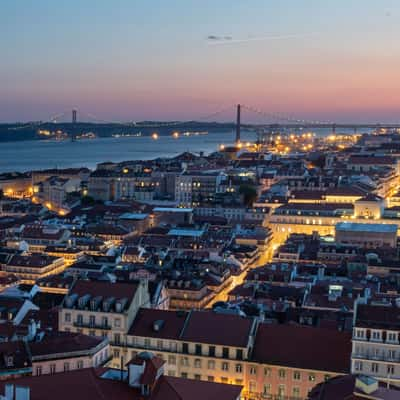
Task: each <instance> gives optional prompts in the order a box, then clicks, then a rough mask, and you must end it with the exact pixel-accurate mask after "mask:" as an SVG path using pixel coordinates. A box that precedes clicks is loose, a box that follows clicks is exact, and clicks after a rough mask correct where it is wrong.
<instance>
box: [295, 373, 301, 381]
mask: <svg viewBox="0 0 400 400" xmlns="http://www.w3.org/2000/svg"><path fill="white" fill-rule="evenodd" d="M293 380H295V381H299V380H301V373H300V371H294V372H293Z"/></svg>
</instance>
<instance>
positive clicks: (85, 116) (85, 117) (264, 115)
mask: <svg viewBox="0 0 400 400" xmlns="http://www.w3.org/2000/svg"><path fill="white" fill-rule="evenodd" d="M227 113H229V114H230V117H228V118H229V119H225V121H224V122H223V123H225V124H232V127H233V126H234V127H235V132H236V134H235V139H236V142H238V141H240V134H241V129H242V128H245V129H255V130H260V129H264V130H267V131H268V130H269V131H271V130H272V129H274V130H278V129H293V130H297V129H310V130H312V129H316V128H320V129H330V130H331V132H332V133H336V130H337V129H348V130H353V131H354V132H355V133H356V132H357V131H358V130H362V129H400V123H359V122H354V123H352V122H340V121H322V120H310V119H301V118H297V117H295V116H290V115H287V114H285V113H281V112H279V113H278V112H269V111H263V110H261V109H258V108H256V107H253V106H249V105H246V104H234V105H228V106H225V107H222V108H220V109H218V110H216V111H214V112H212V113H208V114H205V115H200V116H198V117H196V118H194V119H192V120H185V121H167V122H153V121H117V120H106V119H103V118H100V117H98V116H96V115H94V114H92V113H90V112H86V111H85V110H78V109H77V108H74V109H72V110H67V111H64V112H61V113H57V114H55V115H52V116H50V117H49V118H48V119H46V120H44V121H35V122H29V123H26V124H18V125H17V124H16V125H14V126H12V127H10V128H9V129H10V130H23V129H28V128H36V129H39V128H40V127H42V126H48V125H49V124H54V125H57V124H60V125H61V124H62V125H66V124H67V125H69V126H70V125H72V126H77V125H80V124H104V125H112V126H119V127H128V128H129V127H130V128H140V129H142V128H143V129H144V128H148V129H155V130H156V129H161V128H170V129H179V128H180V127H185V126H188V125H191V124H196V123H197V124H199V123H200V124H201V123H222V122H218V121H222V119H221V118H222V117H223V116H224V115H227ZM235 116H236V118H235ZM252 116H253V119H254V116H256V118H257V120H258V121H259V122H258V123H254V122H253V123H250V122H248V123H246V122H243V121H244V120H246V119H249V120H250V119H251V118H252Z"/></svg>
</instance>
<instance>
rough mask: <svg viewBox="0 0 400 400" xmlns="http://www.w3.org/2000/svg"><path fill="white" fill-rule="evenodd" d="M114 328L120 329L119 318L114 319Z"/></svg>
mask: <svg viewBox="0 0 400 400" xmlns="http://www.w3.org/2000/svg"><path fill="white" fill-rule="evenodd" d="M114 326H115V327H116V328H120V327H121V318H115V319H114Z"/></svg>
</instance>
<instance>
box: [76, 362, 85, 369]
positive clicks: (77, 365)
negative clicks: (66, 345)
mask: <svg viewBox="0 0 400 400" xmlns="http://www.w3.org/2000/svg"><path fill="white" fill-rule="evenodd" d="M76 367H77V368H78V369H82V368H83V361H82V360H79V361H78V362H77V364H76Z"/></svg>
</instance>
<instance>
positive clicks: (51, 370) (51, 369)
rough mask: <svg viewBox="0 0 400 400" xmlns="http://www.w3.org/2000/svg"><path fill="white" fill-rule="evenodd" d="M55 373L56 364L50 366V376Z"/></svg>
mask: <svg viewBox="0 0 400 400" xmlns="http://www.w3.org/2000/svg"><path fill="white" fill-rule="evenodd" d="M55 373H56V364H50V374H55Z"/></svg>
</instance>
